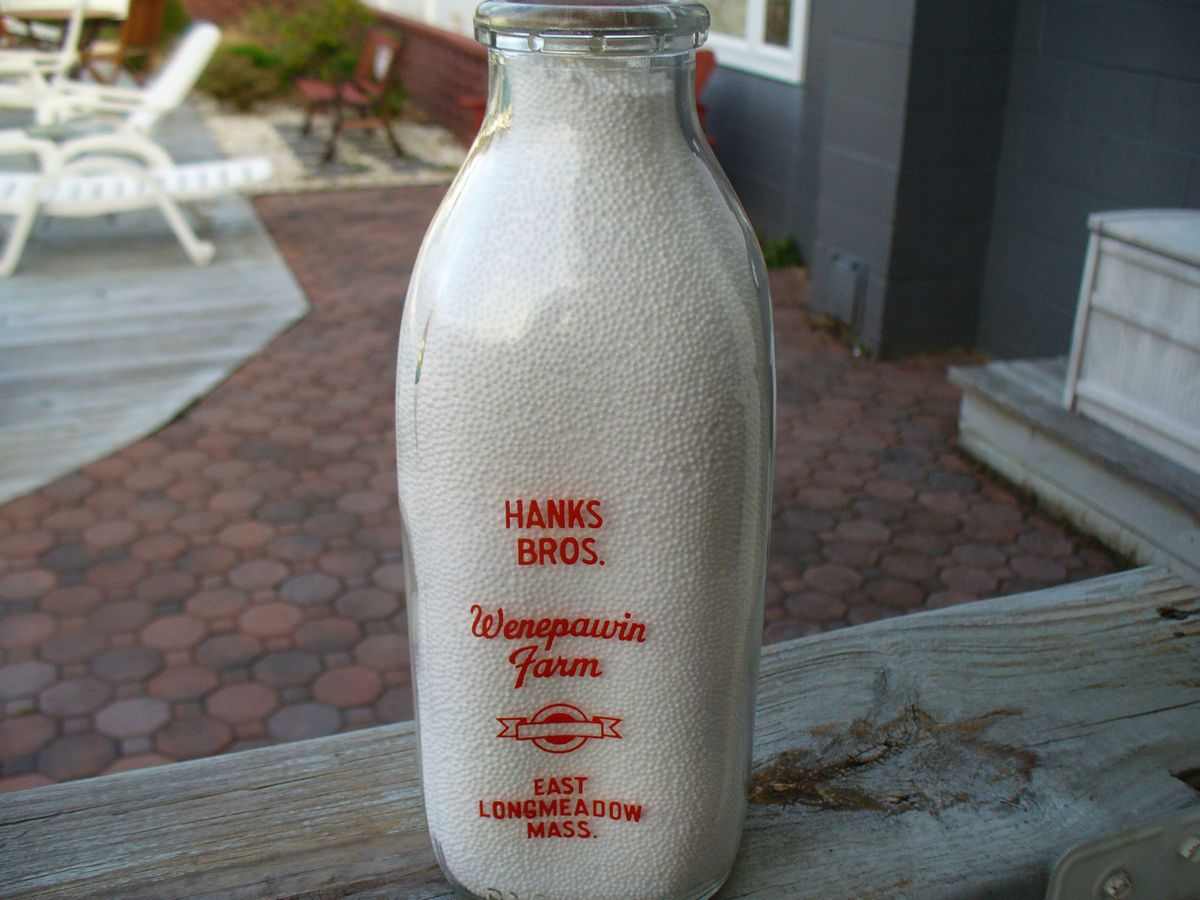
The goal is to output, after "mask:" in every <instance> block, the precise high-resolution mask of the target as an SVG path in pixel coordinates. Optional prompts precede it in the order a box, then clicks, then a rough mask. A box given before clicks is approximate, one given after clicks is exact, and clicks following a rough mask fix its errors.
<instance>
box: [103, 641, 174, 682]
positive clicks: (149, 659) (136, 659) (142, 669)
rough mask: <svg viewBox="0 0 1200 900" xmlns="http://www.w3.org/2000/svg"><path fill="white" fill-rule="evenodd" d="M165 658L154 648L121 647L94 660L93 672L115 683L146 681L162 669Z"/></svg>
mask: <svg viewBox="0 0 1200 900" xmlns="http://www.w3.org/2000/svg"><path fill="white" fill-rule="evenodd" d="M162 664H163V656H162V653H160V652H159V651H158V650H155V649H154V648H153V647H121V648H117V649H114V650H108V651H107V652H105V653H102V654H100V656H97V657H96V658H95V659H94V660H92V664H91V665H92V672H94V673H95V674H96V675H97V677H99V678H103V679H104V680H105V681H111V682H113V683H117V684H120V683H124V682H140V681H145V680H146V679H147V678H149V677H150V676H151V675H153V674H154V673H155V672H157V671H158V670H159V669H161V668H162Z"/></svg>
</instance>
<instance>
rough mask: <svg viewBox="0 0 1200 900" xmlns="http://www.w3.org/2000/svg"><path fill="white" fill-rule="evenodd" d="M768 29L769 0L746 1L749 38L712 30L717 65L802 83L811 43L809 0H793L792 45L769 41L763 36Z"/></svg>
mask: <svg viewBox="0 0 1200 900" xmlns="http://www.w3.org/2000/svg"><path fill="white" fill-rule="evenodd" d="M766 28H767V3H766V0H746V30H747V32H748V34H747V35H746V36H745V37H737V36H736V35H732V34H725V33H723V32H720V31H709V34H708V43H709V46H711V47H712V49H713V50H715V51H716V54H717V64H718V65H721V66H727V67H729V68H731V69H740V70H741V71H743V72H750V73H751V74H754V75H761V76H763V77H764V78H770V79H772V80H773V81H784V82H787V83H788V84H800V83H801V82H802V81H803V80H804V50H805V47H806V46H807V44H808V0H792V21H791V26H790V28H789V29H788V46H786V47H779V46H777V45H775V44H768V43H767V42H766V40H764V37H763V35H764V33H765V32H766Z"/></svg>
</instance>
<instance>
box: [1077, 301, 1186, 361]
mask: <svg viewBox="0 0 1200 900" xmlns="http://www.w3.org/2000/svg"><path fill="white" fill-rule="evenodd" d="M1092 311H1093V312H1097V313H1102V314H1103V315H1105V316H1108V317H1109V318H1110V319H1116V320H1117V321H1118V322H1123V323H1125V324H1126V325H1133V326H1134V327H1135V328H1138V329H1140V330H1141V331H1144V332H1146V333H1147V334H1152V335H1154V336H1155V337H1157V338H1160V339H1162V340H1164V341H1166V342H1167V343H1169V344H1174V345H1176V346H1177V347H1183V348H1185V349H1187V350H1191V351H1193V352H1197V353H1200V331H1195V330H1190V329H1188V328H1185V327H1183V326H1180V325H1176V324H1175V323H1174V322H1171V321H1168V320H1167V319H1163V318H1160V317H1159V316H1152V315H1150V314H1149V313H1145V312H1142V311H1141V310H1140V309H1138V308H1136V307H1132V306H1127V305H1125V304H1123V303H1122V302H1121V299H1118V298H1117V297H1114V296H1112V295H1110V294H1102V293H1100V292H1099V291H1093V292H1092Z"/></svg>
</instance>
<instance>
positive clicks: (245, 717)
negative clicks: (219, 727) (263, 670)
mask: <svg viewBox="0 0 1200 900" xmlns="http://www.w3.org/2000/svg"><path fill="white" fill-rule="evenodd" d="M278 707H279V695H278V694H276V693H275V691H273V690H271V688H269V687H265V686H264V685H261V684H235V685H230V686H229V687H223V688H221V689H220V690H219V691H217V692H215V693H213V694H211V695H210V696H209V697H208V699H207V700H206V701H205V708H206V709H207V710H208V714H209V715H210V716H213V717H214V718H217V719H221V720H223V721H225V722H229V723H230V724H234V725H236V724H239V723H245V722H255V721H258V722H261V721H262V720H263V719H264V718H266V717H267V716H268V715H270V714H271V713H272V712H274V711H275V709H277V708H278ZM242 736H244V735H242ZM256 736H258V735H256Z"/></svg>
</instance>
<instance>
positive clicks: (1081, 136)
mask: <svg viewBox="0 0 1200 900" xmlns="http://www.w3.org/2000/svg"><path fill="white" fill-rule="evenodd" d="M1147 206H1193V207H1194V206H1200V6H1198V5H1197V4H1196V3H1195V2H1180V0H1177V2H1170V0H1138V2H1118V0H1095V2H1066V0H1019V15H1018V19H1017V25H1016V29H1015V40H1014V54H1013V60H1012V69H1011V77H1010V83H1009V92H1008V113H1007V119H1006V123H1005V128H1004V134H1003V151H1002V154H1001V158H1000V166H999V173H998V177H997V182H996V197H995V203H994V214H993V220H992V227H991V233H990V239H989V243H988V248H987V256H986V270H985V271H986V275H985V281H984V286H983V297H982V307H981V314H980V321H979V328H978V333H977V343H978V344H979V346H981V347H983V348H984V349H986V350H989V351H991V352H993V353H995V354H997V355H999V356H1042V355H1053V354H1061V353H1065V352H1066V351H1067V349H1068V347H1069V345H1070V339H1071V328H1072V323H1073V320H1074V316H1075V306H1076V301H1077V299H1078V291H1079V279H1080V274H1081V271H1082V268H1083V258H1084V252H1085V249H1086V245H1087V231H1086V221H1087V216H1088V214H1089V213H1091V212H1095V211H1098V210H1104V209H1124V208H1134V207H1147Z"/></svg>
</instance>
